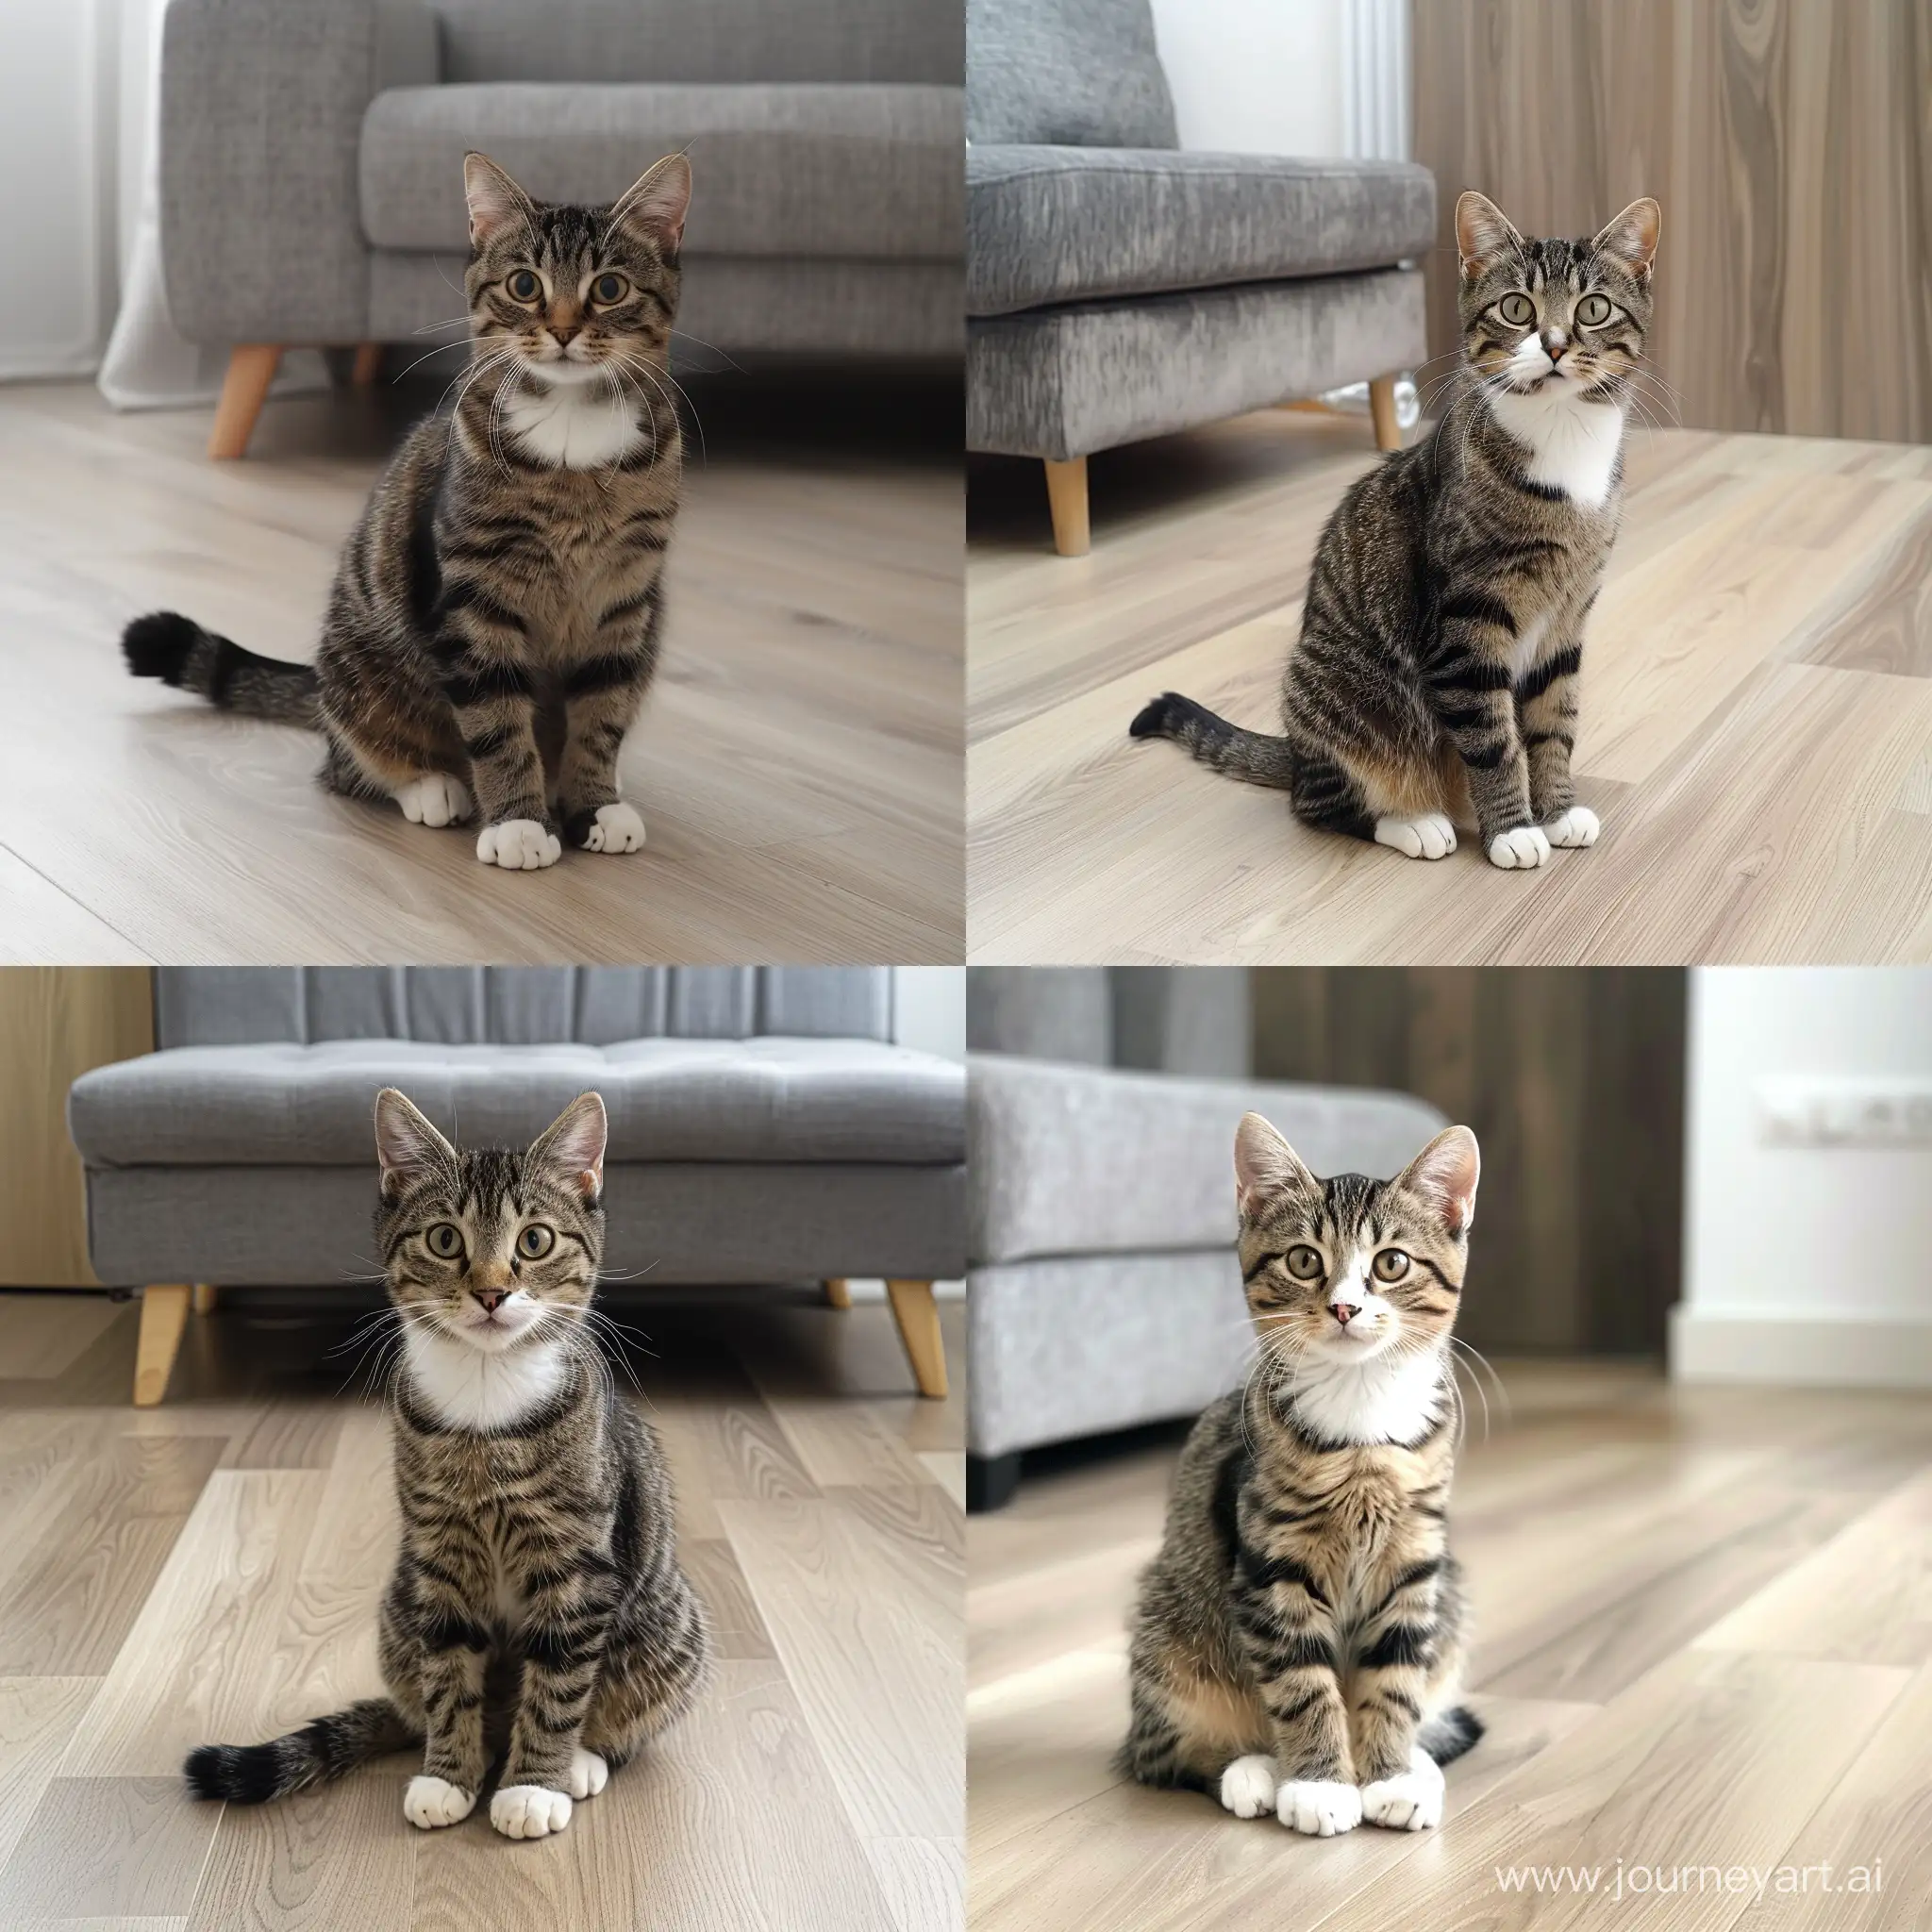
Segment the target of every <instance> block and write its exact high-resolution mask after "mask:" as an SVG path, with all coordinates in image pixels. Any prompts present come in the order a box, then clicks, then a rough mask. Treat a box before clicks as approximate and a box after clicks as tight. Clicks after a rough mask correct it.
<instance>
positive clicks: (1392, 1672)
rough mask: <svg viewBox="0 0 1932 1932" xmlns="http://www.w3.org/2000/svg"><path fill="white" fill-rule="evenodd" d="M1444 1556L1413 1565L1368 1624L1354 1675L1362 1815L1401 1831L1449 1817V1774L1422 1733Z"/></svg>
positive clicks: (1354, 1732)
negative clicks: (1423, 1744) (1445, 1813)
mask: <svg viewBox="0 0 1932 1932" xmlns="http://www.w3.org/2000/svg"><path fill="white" fill-rule="evenodd" d="M1440 1570H1441V1557H1440V1553H1439V1554H1438V1555H1437V1556H1435V1557H1426V1556H1425V1557H1423V1558H1422V1559H1420V1560H1418V1561H1416V1562H1414V1563H1412V1564H1410V1565H1409V1566H1408V1567H1407V1569H1405V1570H1404V1571H1403V1572H1401V1573H1400V1574H1398V1575H1397V1576H1396V1577H1395V1579H1394V1581H1393V1583H1392V1584H1391V1588H1390V1590H1389V1591H1388V1593H1387V1594H1386V1595H1385V1596H1384V1597H1383V1599H1382V1601H1381V1602H1380V1604H1378V1605H1377V1606H1376V1607H1375V1608H1374V1610H1373V1611H1372V1612H1371V1613H1370V1615H1369V1616H1368V1618H1367V1619H1366V1620H1365V1621H1364V1622H1363V1624H1362V1626H1361V1630H1360V1633H1359V1635H1358V1637H1357V1655H1356V1657H1355V1668H1354V1671H1353V1673H1352V1677H1351V1681H1352V1689H1353V1693H1354V1698H1355V1708H1354V1710H1353V1712H1352V1714H1351V1716H1352V1726H1351V1734H1352V1737H1353V1740H1354V1746H1355V1766H1356V1774H1357V1777H1358V1778H1359V1779H1360V1781H1361V1799H1362V1816H1363V1817H1364V1818H1366V1819H1367V1820H1368V1821H1369V1823H1370V1824H1382V1825H1387V1826H1388V1827H1389V1828H1390V1829H1391V1830H1395V1831H1424V1830H1427V1829H1428V1828H1429V1827H1430V1826H1432V1825H1436V1824H1441V1819H1442V1790H1443V1785H1442V1773H1441V1767H1440V1766H1438V1765H1437V1763H1436V1761H1435V1760H1434V1759H1433V1758H1432V1757H1429V1755H1428V1753H1427V1752H1425V1751H1423V1750H1421V1749H1420V1748H1419V1747H1418V1745H1417V1742H1416V1734H1417V1731H1418V1730H1419V1728H1420V1726H1421V1724H1422V1712H1423V1704H1424V1698H1425V1696H1426V1694H1427V1691H1428V1684H1429V1673H1430V1670H1431V1669H1432V1667H1433V1665H1434V1662H1435V1657H1436V1645H1437V1641H1438V1635H1439V1630H1438V1618H1437V1615H1436V1580H1435V1579H1436V1576H1437V1574H1438V1573H1439V1571H1440Z"/></svg>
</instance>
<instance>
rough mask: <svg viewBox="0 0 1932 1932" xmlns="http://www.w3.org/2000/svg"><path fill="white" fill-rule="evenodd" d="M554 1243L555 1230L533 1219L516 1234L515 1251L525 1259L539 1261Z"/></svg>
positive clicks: (555, 1238) (555, 1239) (555, 1240)
mask: <svg viewBox="0 0 1932 1932" xmlns="http://www.w3.org/2000/svg"><path fill="white" fill-rule="evenodd" d="M556 1245H557V1235H556V1233H555V1231H554V1230H552V1229H550V1228H547V1227H545V1226H543V1224H541V1222H534V1221H533V1222H532V1223H531V1224H530V1225H529V1226H528V1227H526V1228H525V1229H524V1231H523V1233H522V1234H520V1235H518V1236H517V1253H518V1254H520V1255H521V1256H522V1257H524V1259H525V1260H526V1261H541V1259H542V1258H543V1257H544V1256H545V1255H547V1254H548V1253H549V1252H550V1251H551V1249H552V1248H554V1247H555V1246H556Z"/></svg>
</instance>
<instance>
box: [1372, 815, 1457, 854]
mask: <svg viewBox="0 0 1932 1932" xmlns="http://www.w3.org/2000/svg"><path fill="white" fill-rule="evenodd" d="M1375 843H1376V844H1377V845H1392V846H1394V848H1395V849H1396V851H1398V852H1399V853H1401V854H1402V855H1403V857H1404V858H1448V857H1449V855H1450V854H1451V853H1452V852H1454V851H1455V850H1456V827H1455V826H1454V825H1452V824H1450V823H1449V821H1448V820H1447V819H1446V818H1444V817H1443V816H1442V814H1441V812H1439V811H1426V812H1424V814H1423V815H1422V817H1421V818H1419V819H1377V820H1376V821H1375Z"/></svg>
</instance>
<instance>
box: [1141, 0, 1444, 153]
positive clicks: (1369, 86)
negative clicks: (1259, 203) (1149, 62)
mask: <svg viewBox="0 0 1932 1932" xmlns="http://www.w3.org/2000/svg"><path fill="white" fill-rule="evenodd" d="M1153 5H1154V31H1155V38H1156V40H1157V41H1158V44H1159V48H1160V61H1161V65H1162V66H1163V67H1164V68H1165V69H1166V70H1167V81H1168V86H1169V88H1170V89H1171V90H1172V91H1173V93H1174V118H1175V120H1176V122H1177V123H1178V124H1179V131H1180V141H1181V145H1182V146H1183V147H1184V148H1195V149H1209V150H1220V151H1221V152H1223V153H1229V154H1273V155H1351V156H1382V157H1386V158H1401V157H1402V156H1404V155H1406V154H1407V142H1408V113H1407V101H1408V74H1407V63H1408V0H1153Z"/></svg>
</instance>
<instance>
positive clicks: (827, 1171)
mask: <svg viewBox="0 0 1932 1932" xmlns="http://www.w3.org/2000/svg"><path fill="white" fill-rule="evenodd" d="M891 1035H892V1015H891V973H890V971H889V970H888V969H886V968H882V967H876V968H875V967H718V968H696V967H641V966H638V967H631V966H622V967H608V968H602V967H538V968H527V969H525V968H491V967H449V968H443V967H395V968H381V967H341V968H325V967H260V968H257V967H247V968H227V967H201V968H195V967H185V968H175V969H164V970H162V971H161V972H159V973H158V974H157V978H156V1016H155V1038H156V1042H157V1049H158V1050H157V1051H156V1052H155V1053H153V1054H151V1055H147V1056H144V1057H143V1058H139V1059H132V1060H123V1061H120V1062H118V1063H116V1064H114V1065H110V1066H106V1067H101V1068H97V1069H96V1070H94V1071H93V1072H92V1073H89V1074H84V1075H83V1076H82V1077H81V1078H79V1079H78V1080H76V1081H75V1083H74V1087H73V1090H72V1091H71V1093H70V1095H69V1099H68V1123H69V1127H70V1130H71V1132H72V1133H73V1136H74V1141H75V1145H76V1146H77V1147H78V1149H79V1150H80V1155H81V1158H82V1161H83V1163H84V1165H85V1168H86V1174H87V1211H88V1244H89V1251H90V1254H91V1257H92V1262H93V1266H94V1272H95V1273H96V1274H98V1275H99V1276H100V1278H101V1279H102V1280H103V1281H104V1282H107V1283H108V1284H109V1285H112V1286H126V1287H130V1288H131V1287H142V1288H143V1289H144V1290H145V1294H144V1297H143V1307H142V1347H141V1361H140V1366H139V1369H138V1372H137V1385H136V1401H137V1402H139V1403H142V1404H147V1403H153V1402H158V1401H159V1400H160V1398H161V1394H162V1392H163V1391H164V1389H165V1387H166V1383H167V1375H168V1369H169V1367H170V1365H171V1364H172V1362H173V1359H174V1355H175V1349H176V1347H177V1346H178V1344H179V1341H180V1337H181V1332H182V1327H183V1324H185V1322H186V1319H187V1316H188V1312H189V1307H190V1303H191V1299H192V1297H191V1289H193V1290H195V1291H197V1294H198V1298H199V1299H200V1300H201V1301H202V1302H203V1303H204V1304H210V1305H211V1303H212V1300H213V1293H212V1291H213V1290H215V1289H217V1288H219V1287H220V1286H222V1285H224V1284H226V1285H229V1286H236V1287H242V1286H250V1287H256V1286H273V1285H276V1284H291V1285H319V1284H326V1283H333V1282H340V1281H345V1280H349V1279H352V1278H353V1279H361V1280H366V1279H367V1278H368V1276H369V1274H370V1272H371V1264H370V1262H369V1260H368V1256H369V1228H370V1218H371V1215H372V1212H373V1209H374V1205H375V1142H374V1128H373V1126H372V1124H371V1123H372V1110H373V1108H374V1105H375V1094H376V1092H377V1091H378V1089H380V1088H382V1087H384V1086H391V1085H392V1086H397V1087H400V1088H401V1089H402V1090H403V1091H405V1092H406V1093H408V1096H409V1097H410V1099H412V1100H413V1101H415V1103H416V1104H417V1105H418V1106H419V1107H420V1108H422V1109H423V1110H424V1112H425V1113H426V1114H427V1115H428V1116H429V1118H430V1119H431V1120H432V1121H434V1122H435V1123H436V1124H437V1125H438V1126H439V1127H440V1128H441V1130H442V1131H443V1132H444V1133H446V1134H450V1135H451V1136H452V1137H455V1138H460V1139H463V1140H467V1141H473V1142H484V1143H490V1142H495V1143H498V1144H510V1145H515V1144H522V1143H524V1142H526V1141H529V1140H530V1139H532V1138H533V1137H534V1136H535V1135H536V1134H537V1133H538V1132H539V1131H540V1130H541V1128H542V1127H544V1126H545V1125H547V1124H549V1122H550V1121H551V1120H552V1119H554V1118H555V1116H556V1115H557V1114H558V1111H559V1110H560V1109H561V1108H563V1107H564V1105H565V1104H566V1103H567V1102H568V1101H569V1100H570V1099H571V1098H572V1097H573V1096H574V1095H575V1094H576V1093H578V1092H581V1091H583V1090H584V1089H586V1088H595V1089H596V1090H597V1091H599V1092H600V1093H602V1094H603V1096H604V1102H605V1106H606V1108H608V1113H609V1120H610V1142H609V1151H608V1156H607V1160H606V1168H605V1196H604V1198H605V1207H606V1210H607V1214H608V1237H607V1239H608V1248H607V1253H606V1257H605V1262H606V1269H607V1272H608V1273H609V1274H632V1273H637V1272H641V1271H646V1270H647V1271H649V1279H650V1281H651V1283H652V1284H653V1286H658V1285H666V1284H704V1283H720V1282H771V1283H779V1282H794V1281H799V1280H823V1281H825V1282H827V1283H828V1284H831V1285H832V1289H831V1291H832V1294H833V1298H834V1300H835V1301H840V1302H841V1305H843V1304H842V1300H841V1295H840V1292H839V1291H840V1288H841V1285H842V1282H843V1280H844V1279H845V1278H846V1277H848V1276H852V1275H858V1276H865V1277H870V1276H875V1275H882V1276H885V1277H886V1278H887V1280H888V1285H889V1288H890V1289H891V1297H892V1304H893V1309H894V1312H895V1314H896V1315H897V1317H898V1321H899V1326H900V1332H901V1334H902V1336H903V1337H904V1338H905V1340H906V1343H907V1348H908V1355H909V1356H910V1357H911V1359H912V1363H913V1367H914V1370H915V1373H916V1375H917V1377H918V1379H919V1381H920V1384H921V1388H922V1391H923V1392H924V1393H926V1394H930V1395H941V1394H943V1393H944V1392H945V1366H944V1360H943V1357H942V1355H941V1353H940V1351H939V1346H938V1335H939V1329H938V1320H937V1316H936V1314H935V1312H934V1309H933V1306H932V1292H931V1283H932V1282H933V1281H934V1280H936V1279H955V1278H957V1277H958V1275H960V1274H963V1273H964V1187H965V1176H964V1170H963V1166H962V1161H963V1157H964V1151H965V1094H964V1088H965V1074H964V1071H963V1069H961V1068H960V1067H959V1066H958V1065H957V1064H955V1063H954V1062H952V1061H949V1060H944V1059H941V1058H936V1057H934V1056H932V1055H928V1054H923V1053H917V1052H913V1051H911V1050H910V1049H908V1048H906V1047H902V1046H897V1045H894V1044H893V1043H892V1037H891Z"/></svg>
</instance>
